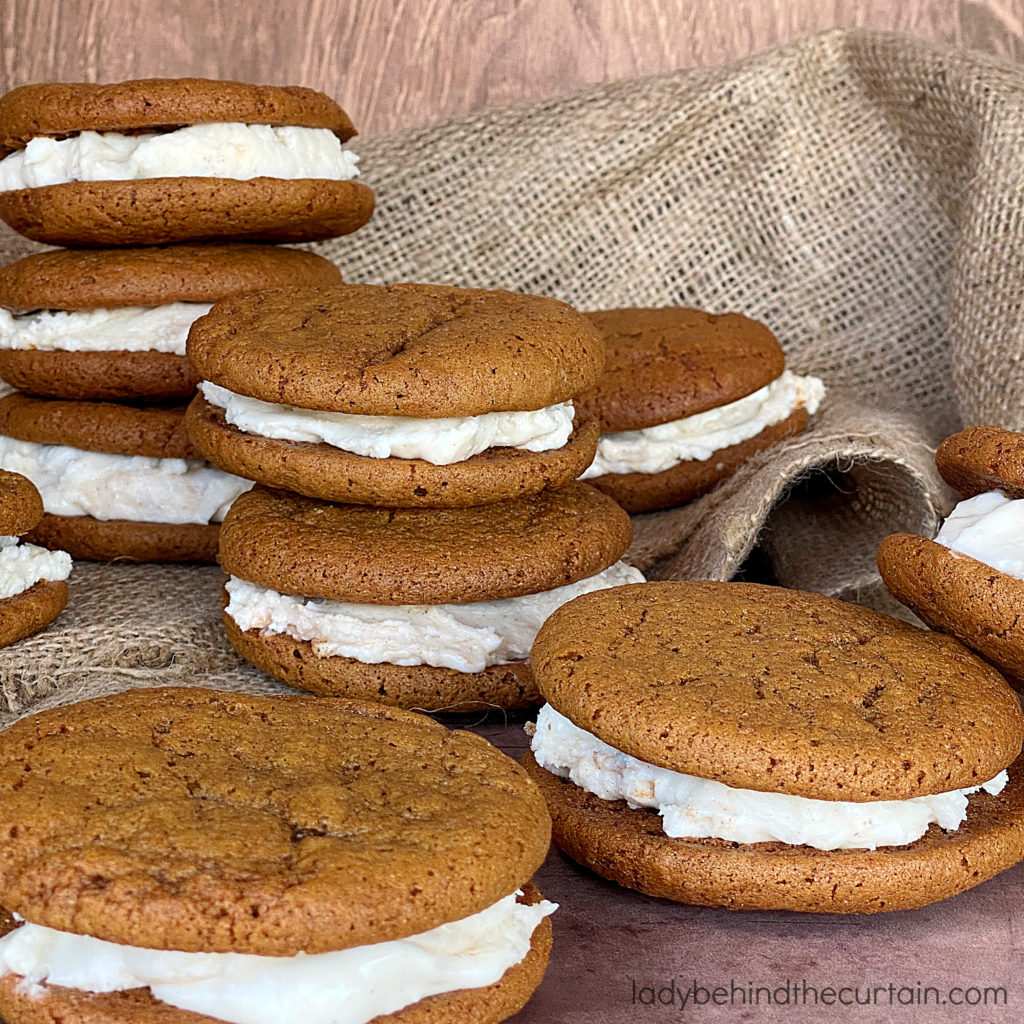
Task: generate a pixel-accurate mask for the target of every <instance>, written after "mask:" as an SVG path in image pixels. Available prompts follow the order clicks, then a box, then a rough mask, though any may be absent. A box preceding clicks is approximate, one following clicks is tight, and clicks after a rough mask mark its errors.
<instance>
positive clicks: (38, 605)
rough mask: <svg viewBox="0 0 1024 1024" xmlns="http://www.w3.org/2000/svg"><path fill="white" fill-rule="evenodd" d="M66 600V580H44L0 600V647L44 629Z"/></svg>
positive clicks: (58, 613) (62, 607)
mask: <svg viewBox="0 0 1024 1024" xmlns="http://www.w3.org/2000/svg"><path fill="white" fill-rule="evenodd" d="M67 603H68V585H67V584H66V583H65V582H64V581H63V580H42V581H40V582H39V583H37V584H36V585H35V586H34V587H31V588H29V589H28V590H26V591H25V592H24V593H23V594H15V595H14V596H13V597H8V598H5V599H3V600H0V647H6V646H7V645H8V644H13V643H15V642H16V641H18V640H23V639H24V638H25V637H27V636H31V635H32V634H33V633H38V632H39V630H41V629H45V628H46V627H47V626H48V625H49V624H50V623H51V622H53V620H54V619H55V618H57V616H58V615H60V613H61V612H62V611H63V610H64V606H65V605H66V604H67Z"/></svg>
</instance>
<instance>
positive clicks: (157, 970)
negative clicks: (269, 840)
mask: <svg viewBox="0 0 1024 1024" xmlns="http://www.w3.org/2000/svg"><path fill="white" fill-rule="evenodd" d="M556 909H557V905H556V904H554V903H549V902H548V901H546V900H542V901H541V902H539V903H536V904H534V905H532V906H527V905H526V904H522V903H517V902H516V896H515V894H514V893H513V894H512V895H510V896H506V897H505V898H504V899H501V900H499V901H498V902H497V903H495V904H493V905H492V906H490V907H488V908H487V909H486V910H482V911H480V912H479V913H477V914H473V915H471V916H470V917H466V918H463V919H462V920H460V921H452V922H451V923H449V924H443V925H440V926H439V927H437V928H432V929H431V930H430V931H427V932H420V933H419V934H418V935H410V936H409V937H408V938H405V939H395V940H392V941H389V942H379V943H374V944H373V945H369V946H355V947H353V948H351V949H342V950H338V951H336V952H331V953H312V954H305V953H299V954H297V955H295V956H288V957H272V956H258V955H255V954H251V953H183V952H180V951H174V950H154V949H140V948H138V947H135V946H122V945H118V944H115V943H113V942H105V941H103V940H101V939H95V938H92V937H91V936H88V935H74V934H72V933H70V932H61V931H56V930H55V929H52V928H45V927H43V926H41V925H36V924H23V925H22V926H21V927H20V928H16V929H15V930H14V931H12V932H10V933H9V934H7V935H6V936H4V938H2V939H0V975H2V974H17V975H21V976H22V977H23V978H24V979H25V981H24V982H23V984H25V985H27V986H28V990H29V992H30V993H35V994H37V995H39V996H42V995H44V994H45V989H41V988H40V987H39V986H41V985H42V984H43V983H46V984H50V985H57V986H64V987H66V988H74V989H78V990H79V991H84V992H121V991H125V990H128V989H133V988H148V989H149V990H150V991H151V992H152V993H153V995H154V996H155V997H156V998H157V999H159V1000H161V1001H162V1002H164V1003H169V1004H170V1005H171V1006H176V1007H179V1008H180V1009H182V1010H189V1011H191V1012H192V1013H199V1014H205V1015H207V1016H209V1017H214V1018H216V1019H217V1020H222V1021H227V1022H228V1024H367V1022H368V1021H371V1020H373V1019H374V1018H375V1017H378V1016H381V1015H384V1014H390V1013H394V1012H395V1011H397V1010H400V1009H402V1007H404V1006H410V1005H412V1004H413V1003H416V1002H419V1000H421V999H425V998H426V997H427V996H432V995H438V994H439V993H442V992H456V991H459V990H460V989H467V988H483V987H485V986H487V985H492V984H494V982H496V981H498V980H499V979H500V978H501V976H502V975H503V974H504V973H505V972H506V971H507V970H508V969H509V968H510V967H514V966H515V965H516V964H518V963H520V962H521V961H522V960H523V958H524V957H525V956H526V954H527V953H528V952H529V950H530V940H531V938H532V936H533V932H534V930H535V929H536V927H537V925H539V924H540V922H541V921H542V920H543V919H544V918H545V917H547V916H548V915H549V914H552V913H553V912H554V911H555V910H556Z"/></svg>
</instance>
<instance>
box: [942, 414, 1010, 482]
mask: <svg viewBox="0 0 1024 1024" xmlns="http://www.w3.org/2000/svg"><path fill="white" fill-rule="evenodd" d="M935 465H936V466H937V467H938V470H939V473H941V474H942V478H943V480H945V481H946V483H947V484H949V486H950V487H952V488H953V489H954V490H956V491H959V492H960V495H961V496H962V497H964V498H973V497H974V495H976V494H981V493H983V492H984V491H996V490H999V491H1003V492H1004V493H1005V494H1006V495H1007V497H1010V498H1024V434H1018V433H1015V432H1014V431H1012V430H1004V429H1003V428H1002V427H992V426H986V427H969V428H968V429H967V430H961V431H960V432H959V433H958V434H952V435H950V436H949V437H947V438H946V440H945V441H943V442H942V444H940V445H939V448H938V451H936V453H935Z"/></svg>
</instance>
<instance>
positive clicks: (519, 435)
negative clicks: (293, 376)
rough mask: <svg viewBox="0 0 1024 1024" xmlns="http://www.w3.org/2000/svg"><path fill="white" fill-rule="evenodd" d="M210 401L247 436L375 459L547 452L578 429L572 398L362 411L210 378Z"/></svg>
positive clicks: (206, 385)
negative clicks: (489, 407)
mask: <svg viewBox="0 0 1024 1024" xmlns="http://www.w3.org/2000/svg"><path fill="white" fill-rule="evenodd" d="M199 387H200V390H201V391H202V392H203V394H204V395H205V396H206V400H207V401H208V402H210V403H211V404H212V405H215V406H217V408H219V409H223V410H224V418H225V420H226V421H227V422H228V423H230V424H231V425H232V426H233V427H237V428H238V429H239V430H241V431H243V432H244V433H246V434H259V435H260V436H261V437H273V438H277V439H279V440H282V441H312V442H315V443H321V444H329V445H330V446H331V447H332V448H340V449H342V450H343V451H346V452H352V453H353V454H354V455H367V456H369V457H370V458H372V459H388V458H395V459H423V460H424V461H426V462H431V463H433V464H434V465H435V466H448V465H451V463H453V462H464V461H465V460H466V459H469V458H472V457H473V456H474V455H478V454H479V453H480V452H483V451H486V450H487V449H488V448H522V449H524V450H525V451H528V452H547V451H553V450H555V449H556V448H561V447H562V446H563V445H564V444H565V443H566V442H567V441H568V440H569V437H570V436H571V434H572V419H573V414H574V411H573V406H572V402H562V403H561V404H559V405H551V406H548V407H547V408H545V409H536V410H534V411H532V412H488V413H483V414H482V415H480V416H442V417H438V418H436V419H419V418H416V417H413V416H355V415H351V414H349V413H344V412H320V411H318V410H315V409H300V408H298V407H297V406H294V405H276V404H274V403H271V402H264V401H261V400H260V399H258V398H249V397H248V396H246V395H239V394H236V393H235V392H234V391H229V390H228V389H227V388H222V387H220V386H219V385H217V384H212V383H210V382H209V381H203V383H202V384H200V385H199Z"/></svg>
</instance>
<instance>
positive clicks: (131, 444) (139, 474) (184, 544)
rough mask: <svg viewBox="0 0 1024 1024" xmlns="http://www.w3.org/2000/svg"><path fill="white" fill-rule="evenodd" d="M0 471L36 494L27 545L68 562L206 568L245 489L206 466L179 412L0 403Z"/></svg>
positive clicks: (22, 399)
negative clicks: (18, 477)
mask: <svg viewBox="0 0 1024 1024" xmlns="http://www.w3.org/2000/svg"><path fill="white" fill-rule="evenodd" d="M0 469H5V470H8V471H9V472H15V473H21V474H22V475H24V476H26V477H28V479H29V480H31V481H32V483H33V484H35V486H36V487H37V488H38V489H39V492H40V494H41V495H42V499H43V507H44V509H45V514H44V515H43V517H42V519H41V520H40V521H39V523H38V525H36V526H35V527H34V528H33V529H32V530H30V531H29V533H28V539H29V540H31V541H33V542H34V543H37V544H42V545H43V546H45V547H48V548H62V549H64V550H65V551H69V552H70V553H71V555H72V556H73V557H75V558H83V559H97V560H100V561H110V560H112V559H115V558H123V559H129V560H134V561H139V562H213V561H215V560H216V555H217V534H218V532H219V530H220V525H219V524H220V521H221V520H222V519H223V518H224V515H225V513H226V512H227V509H228V506H229V505H230V504H231V502H232V501H233V500H234V499H235V498H236V497H238V495H239V494H241V493H242V491H244V490H247V489H248V488H249V487H250V486H251V485H250V483H249V481H248V480H242V479H240V478H238V477H232V476H230V475H229V474H227V473H223V472H221V471H220V470H219V469H215V468H214V467H213V466H210V465H208V464H207V463H205V462H204V461H203V460H202V459H201V458H200V457H198V454H197V453H196V451H195V449H194V448H193V447H192V444H191V442H190V441H189V439H188V435H187V434H186V432H185V425H184V408H183V407H181V406H156V405H154V406H150V407H141V406H136V405H131V404H128V403H123V402H122V403H117V402H68V401H63V400H60V399H55V398H34V397H30V396H28V395H23V394H20V393H15V394H12V395H8V396H7V397H5V398H0Z"/></svg>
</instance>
